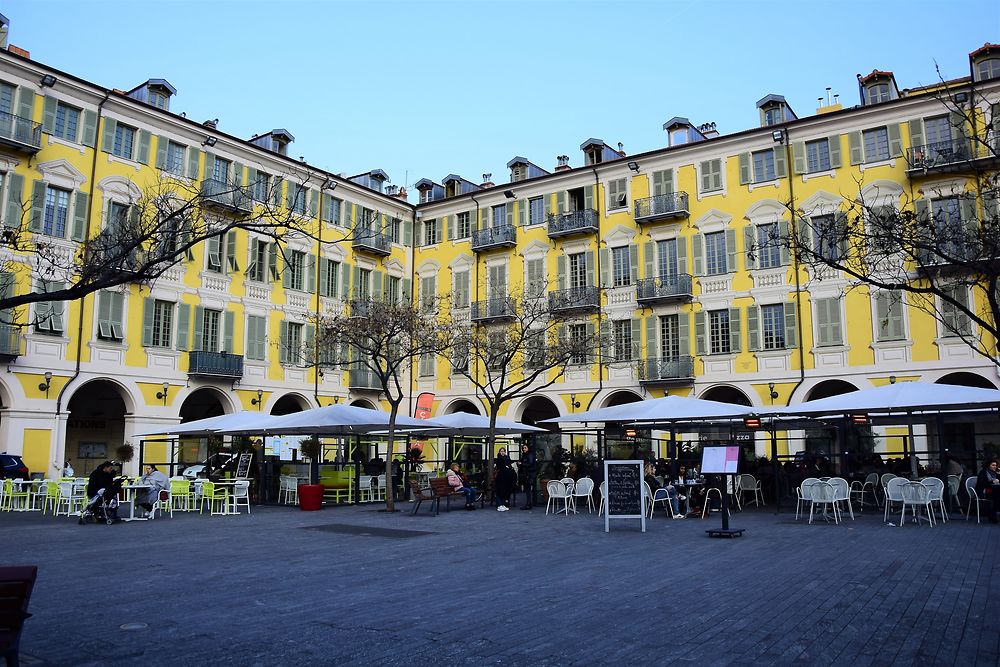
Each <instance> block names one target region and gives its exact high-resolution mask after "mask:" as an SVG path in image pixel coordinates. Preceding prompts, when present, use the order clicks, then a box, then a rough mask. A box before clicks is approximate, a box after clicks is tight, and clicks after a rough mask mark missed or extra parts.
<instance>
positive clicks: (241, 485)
mask: <svg viewBox="0 0 1000 667" xmlns="http://www.w3.org/2000/svg"><path fill="white" fill-rule="evenodd" d="M229 501H230V511H231V512H232V513H233V514H239V513H240V508H241V507H246V508H247V514H250V480H247V479H244V480H240V481H238V482H236V483H235V484H233V495H231V496H229Z"/></svg>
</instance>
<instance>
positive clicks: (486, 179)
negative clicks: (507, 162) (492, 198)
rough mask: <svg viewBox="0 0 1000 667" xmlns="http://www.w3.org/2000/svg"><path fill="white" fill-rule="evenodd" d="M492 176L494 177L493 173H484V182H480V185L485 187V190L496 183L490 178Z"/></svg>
mask: <svg viewBox="0 0 1000 667" xmlns="http://www.w3.org/2000/svg"><path fill="white" fill-rule="evenodd" d="M491 178H493V174H483V182H482V183H480V185H479V187H481V188H483V189H484V190H485V189H486V188H492V187H493V186H494V185H495V183H494V182H493V181H492V180H490V179H491Z"/></svg>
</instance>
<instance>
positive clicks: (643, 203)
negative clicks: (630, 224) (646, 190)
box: [635, 192, 688, 222]
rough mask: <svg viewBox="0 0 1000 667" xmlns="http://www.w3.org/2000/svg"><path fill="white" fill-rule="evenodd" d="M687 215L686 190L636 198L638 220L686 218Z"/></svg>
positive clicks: (652, 220) (636, 217) (636, 219)
mask: <svg viewBox="0 0 1000 667" xmlns="http://www.w3.org/2000/svg"><path fill="white" fill-rule="evenodd" d="M687 216H688V195H687V193H686V192H671V193H668V194H665V195H656V196H655V197H646V198H645V199H636V200H635V221H636V222H655V221H657V220H668V219H670V218H686V217H687Z"/></svg>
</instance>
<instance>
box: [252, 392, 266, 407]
mask: <svg viewBox="0 0 1000 667" xmlns="http://www.w3.org/2000/svg"><path fill="white" fill-rule="evenodd" d="M263 396H264V390H263V389H258V390H257V398H251V399H250V405H256V406H257V409H258V410H260V406H262V405H264V398H263Z"/></svg>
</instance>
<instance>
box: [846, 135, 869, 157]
mask: <svg viewBox="0 0 1000 667" xmlns="http://www.w3.org/2000/svg"><path fill="white" fill-rule="evenodd" d="M847 147H848V149H849V150H850V153H851V164H861V163H862V162H864V161H865V150H864V144H862V143H861V132H848V133H847Z"/></svg>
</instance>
